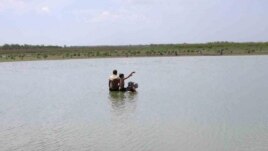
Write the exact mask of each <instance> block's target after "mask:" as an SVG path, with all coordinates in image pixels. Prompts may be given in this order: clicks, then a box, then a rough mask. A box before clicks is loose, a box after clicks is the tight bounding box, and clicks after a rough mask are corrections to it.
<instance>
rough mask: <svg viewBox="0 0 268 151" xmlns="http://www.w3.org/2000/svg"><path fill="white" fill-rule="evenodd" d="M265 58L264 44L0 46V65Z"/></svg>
mask: <svg viewBox="0 0 268 151" xmlns="http://www.w3.org/2000/svg"><path fill="white" fill-rule="evenodd" d="M263 54H268V42H262V43H233V42H213V43H206V44H151V45H127V46H70V47H66V46H64V47H60V46H44V45H18V44H12V45H8V44H5V45H3V46H0V61H1V62H3V61H23V60H48V59H49V60H52V59H72V58H103V57H140V56H210V55H263Z"/></svg>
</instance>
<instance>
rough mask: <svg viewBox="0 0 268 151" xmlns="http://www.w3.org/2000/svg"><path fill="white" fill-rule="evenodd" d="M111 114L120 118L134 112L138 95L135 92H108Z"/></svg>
mask: <svg viewBox="0 0 268 151" xmlns="http://www.w3.org/2000/svg"><path fill="white" fill-rule="evenodd" d="M108 98H109V100H110V103H111V108H112V112H113V113H115V115H117V116H122V115H126V114H130V113H133V112H135V109H136V107H137V98H138V93H137V92H135V93H133V92H109V97H108Z"/></svg>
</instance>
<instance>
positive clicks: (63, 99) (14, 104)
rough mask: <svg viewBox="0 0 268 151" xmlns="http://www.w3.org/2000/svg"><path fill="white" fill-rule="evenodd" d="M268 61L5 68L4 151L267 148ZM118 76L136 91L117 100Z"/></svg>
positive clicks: (1, 72)
mask: <svg viewBox="0 0 268 151" xmlns="http://www.w3.org/2000/svg"><path fill="white" fill-rule="evenodd" d="M267 66H268V56H231V57H161V58H118V59H84V60H64V61H36V62H12V63H1V64H0V148H1V150H3V151H10V150H12V151H13V150H19V151H21V150H25V151H39V150H40V151H43V150H49V151H51V150H64V151H73V150H77V151H89V150H90V151H91V150H92V151H107V150H109V151H118V150H124V151H136V150H137V151H142V150H144V151H148V150H152V151H162V150H166V151H177V150H182V151H197V150H198V151H215V150H217V151H230V150H232V151H234V150H235V151H267V150H268V145H267V144H268V101H267V100H268V93H267V90H268V80H267V77H268V70H267ZM113 69H118V71H119V72H122V73H125V74H127V73H130V72H131V71H136V74H135V75H134V76H133V77H131V78H130V79H129V80H131V81H136V82H138V83H139V86H140V87H139V89H138V93H136V94H133V93H110V92H109V91H108V89H107V86H108V80H107V79H108V77H109V75H110V74H111V72H112V70H113Z"/></svg>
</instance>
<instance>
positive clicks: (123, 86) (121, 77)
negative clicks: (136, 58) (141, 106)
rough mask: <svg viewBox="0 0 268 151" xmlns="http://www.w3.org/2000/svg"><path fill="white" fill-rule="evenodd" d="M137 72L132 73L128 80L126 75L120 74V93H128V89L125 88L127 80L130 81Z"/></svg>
mask: <svg viewBox="0 0 268 151" xmlns="http://www.w3.org/2000/svg"><path fill="white" fill-rule="evenodd" d="M134 73H135V72H131V73H130V74H129V75H128V76H127V77H126V78H125V76H124V74H122V73H121V74H120V75H119V78H120V82H119V91H126V90H127V89H126V88H125V80H126V79H128V78H129V77H131V76H132V75H133V74H134Z"/></svg>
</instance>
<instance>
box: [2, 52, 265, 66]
mask: <svg viewBox="0 0 268 151" xmlns="http://www.w3.org/2000/svg"><path fill="white" fill-rule="evenodd" d="M237 56H241V57H243V56H247V57H250V56H268V54H250V55H249V54H232V55H180V56H174V55H170V56H128V57H125V56H114V57H110V56H108V57H80V58H79V57H77V58H60V57H59V58H53V59H49V58H48V59H25V60H7V61H3V60H1V59H0V64H1V63H12V62H32V61H64V60H85V59H124V58H169V57H172V58H179V57H237Z"/></svg>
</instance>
